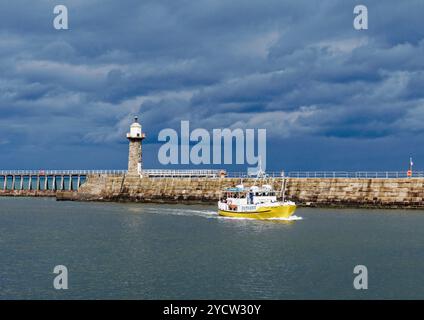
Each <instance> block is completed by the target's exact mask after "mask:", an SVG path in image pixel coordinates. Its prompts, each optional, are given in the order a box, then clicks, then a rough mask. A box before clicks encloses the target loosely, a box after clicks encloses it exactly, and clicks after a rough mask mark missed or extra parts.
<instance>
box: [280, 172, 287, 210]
mask: <svg viewBox="0 0 424 320" xmlns="http://www.w3.org/2000/svg"><path fill="white" fill-rule="evenodd" d="M281 177H282V178H283V180H282V182H281V198H282V200H283V202H284V201H285V194H286V177H285V175H284V171H282V172H281Z"/></svg>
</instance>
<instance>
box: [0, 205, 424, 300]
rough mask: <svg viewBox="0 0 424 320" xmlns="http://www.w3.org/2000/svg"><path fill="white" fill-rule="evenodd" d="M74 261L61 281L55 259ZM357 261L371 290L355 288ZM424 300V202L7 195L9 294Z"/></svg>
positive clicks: (2, 236) (4, 274)
mask: <svg viewBox="0 0 424 320" xmlns="http://www.w3.org/2000/svg"><path fill="white" fill-rule="evenodd" d="M57 265H63V266H65V267H66V268H67V270H68V289H66V290H63V289H62V290H57V289H55V288H54V286H53V281H54V279H55V277H56V276H57V274H54V273H53V269H54V267H55V266H57ZM356 265H364V266H366V268H367V270H368V289H367V290H356V289H355V288H354V286H353V281H354V278H355V277H356V276H357V275H356V274H354V273H353V270H354V267H355V266H356ZM102 298H103V299H373V298H387V299H397V298H400V299H402V298H421V299H422V298H424V212H423V211H406V210H362V209H312V208H299V209H298V210H297V211H296V216H295V217H293V218H292V219H290V220H289V221H285V220H274V221H257V220H249V219H239V218H235V219H234V218H225V217H219V216H218V215H217V213H216V208H215V206H210V205H157V204H135V203H133V204H117V203H83V202H56V201H55V200H54V199H49V198H6V197H0V299H102Z"/></svg>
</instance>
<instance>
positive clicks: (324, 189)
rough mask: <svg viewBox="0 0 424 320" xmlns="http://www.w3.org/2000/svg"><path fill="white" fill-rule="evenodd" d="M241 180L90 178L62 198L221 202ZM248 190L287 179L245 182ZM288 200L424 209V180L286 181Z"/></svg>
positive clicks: (59, 196)
mask: <svg viewBox="0 0 424 320" xmlns="http://www.w3.org/2000/svg"><path fill="white" fill-rule="evenodd" d="M239 183H240V179H238V178H219V177H216V178H148V177H143V178H141V177H138V176H134V175H116V176H110V175H89V176H87V182H86V183H85V184H84V185H82V186H81V188H80V190H79V191H78V192H74V193H72V192H67V191H58V192H57V199H58V200H81V201H132V202H157V203H216V201H218V199H219V197H220V193H221V190H222V189H223V188H226V187H231V186H235V185H237V184H239ZM243 183H244V185H245V186H250V185H253V184H257V185H260V184H271V185H274V188H275V189H276V190H280V189H281V185H282V178H267V179H261V180H255V179H243ZM285 198H286V199H289V200H293V201H295V202H296V203H297V204H298V205H301V206H312V207H364V208H410V209H421V208H422V209H424V178H399V179H397V178H393V179H380V178H378V179H375V178H286V192H285Z"/></svg>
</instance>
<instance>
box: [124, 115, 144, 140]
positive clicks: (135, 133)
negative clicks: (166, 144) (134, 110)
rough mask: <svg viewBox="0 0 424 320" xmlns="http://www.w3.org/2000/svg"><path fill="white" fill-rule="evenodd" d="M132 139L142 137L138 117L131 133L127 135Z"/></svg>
mask: <svg viewBox="0 0 424 320" xmlns="http://www.w3.org/2000/svg"><path fill="white" fill-rule="evenodd" d="M127 136H129V137H131V138H139V137H141V136H142V131H141V124H140V123H138V117H135V118H134V122H133V123H132V124H131V127H130V133H129V134H128V135H127Z"/></svg>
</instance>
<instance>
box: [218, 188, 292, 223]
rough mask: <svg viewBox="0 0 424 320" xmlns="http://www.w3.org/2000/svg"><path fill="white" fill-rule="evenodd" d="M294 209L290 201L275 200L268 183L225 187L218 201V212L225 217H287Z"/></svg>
mask: <svg viewBox="0 0 424 320" xmlns="http://www.w3.org/2000/svg"><path fill="white" fill-rule="evenodd" d="M295 210H296V204H295V203H294V202H292V201H284V200H283V201H277V195H276V192H275V191H274V189H273V188H272V187H271V186H270V185H263V186H262V187H257V186H252V187H250V188H245V187H244V186H243V185H238V186H236V187H235V188H227V189H225V190H224V192H223V196H222V197H221V199H220V200H219V201H218V214H219V215H221V216H225V217H235V218H251V219H259V220H266V219H278V218H280V219H281V218H289V217H290V216H291V215H292V214H293V213H294V212H295Z"/></svg>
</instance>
